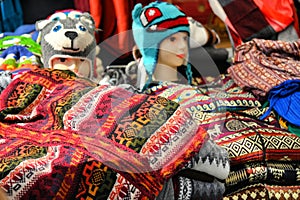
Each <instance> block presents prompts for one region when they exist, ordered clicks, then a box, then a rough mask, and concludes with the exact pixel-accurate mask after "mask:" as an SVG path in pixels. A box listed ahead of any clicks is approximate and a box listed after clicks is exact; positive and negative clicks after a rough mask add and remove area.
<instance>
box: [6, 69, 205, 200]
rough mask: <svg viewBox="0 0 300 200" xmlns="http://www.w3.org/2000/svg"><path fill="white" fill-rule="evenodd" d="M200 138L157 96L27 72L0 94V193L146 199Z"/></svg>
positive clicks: (186, 118)
mask: <svg viewBox="0 0 300 200" xmlns="http://www.w3.org/2000/svg"><path fill="white" fill-rule="evenodd" d="M206 133H207V132H206V131H205V130H204V129H202V128H201V127H200V126H199V125H198V124H197V123H196V122H195V121H194V120H193V118H192V117H191V116H190V114H189V112H187V111H186V109H185V108H183V107H181V106H180V105H179V104H177V103H176V102H174V101H171V100H168V99H166V98H164V97H160V96H150V95H146V94H139V93H132V92H129V91H127V90H126V89H124V88H121V87H115V86H109V85H97V84H95V83H93V82H91V81H90V80H87V79H84V78H80V77H77V76H76V75H75V74H74V73H73V72H71V71H61V70H53V69H32V70H31V71H28V72H27V73H24V74H22V75H21V76H20V77H18V78H16V79H14V80H13V81H12V82H11V83H10V84H9V85H8V86H7V87H6V88H5V90H4V91H3V92H2V93H1V95H0V144H3V145H2V147H3V148H2V149H1V145H0V164H1V162H3V163H4V165H0V186H1V187H2V188H3V189H4V190H5V192H6V193H7V194H8V195H9V197H14V198H19V199H32V198H35V199H53V198H56V199H97V198H100V199H126V198H128V199H132V198H134V199H154V198H155V197H156V196H157V195H158V194H159V193H160V191H161V190H162V188H163V184H164V182H165V181H167V180H168V179H170V178H171V177H172V176H173V175H174V174H177V173H178V172H179V171H180V170H181V169H182V168H183V167H184V166H185V165H186V164H187V163H188V161H190V160H191V158H192V157H193V156H194V155H195V154H196V153H197V152H199V151H200V149H201V147H202V145H203V144H204V143H205V141H206V135H207V134H206ZM29 145H31V146H29ZM4 147H5V148H4ZM8 147H9V148H8ZM34 152H36V153H37V155H35V154H34ZM9 156H10V157H9ZM12 161H14V162H12Z"/></svg>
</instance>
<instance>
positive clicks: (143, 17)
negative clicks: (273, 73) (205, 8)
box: [132, 2, 192, 89]
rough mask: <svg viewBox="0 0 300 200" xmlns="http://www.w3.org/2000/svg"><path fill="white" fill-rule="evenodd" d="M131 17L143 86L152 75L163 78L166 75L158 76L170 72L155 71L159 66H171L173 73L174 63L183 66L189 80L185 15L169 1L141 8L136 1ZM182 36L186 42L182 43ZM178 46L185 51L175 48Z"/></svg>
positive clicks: (169, 67)
mask: <svg viewBox="0 0 300 200" xmlns="http://www.w3.org/2000/svg"><path fill="white" fill-rule="evenodd" d="M132 18H133V24H132V30H133V36H134V40H135V43H136V45H137V47H138V49H139V50H140V53H141V55H142V62H143V65H144V68H145V70H146V73H147V76H148V79H147V81H146V84H145V86H144V89H145V87H147V86H148V85H149V84H150V82H151V81H152V79H153V76H154V78H157V77H158V75H161V77H159V78H157V79H158V80H167V79H168V77H163V76H162V75H170V74H166V73H167V71H165V73H162V72H159V71H160V70H161V69H160V68H161V67H167V68H164V69H172V68H173V71H175V72H176V70H174V68H176V64H179V65H178V67H179V66H180V65H181V64H185V65H187V70H186V73H187V77H188V81H189V83H191V79H192V77H191V68H190V66H189V65H188V59H187V58H188V42H187V40H188V39H187V38H188V36H189V22H188V19H187V17H186V15H185V14H184V13H183V12H182V11H180V10H179V9H178V7H176V6H175V5H173V4H170V3H167V2H152V3H150V4H148V5H147V6H145V7H144V8H143V7H142V5H141V4H137V5H136V6H135V7H134V9H133V11H132ZM177 33H178V34H177ZM184 38H185V39H186V41H185V42H182V41H183V40H184ZM174 41H176V42H174ZM182 46H184V47H182ZM181 48H183V49H185V50H178V49H181ZM180 51H182V52H180ZM165 57H166V58H165ZM179 57H181V59H179ZM177 61H178V62H177ZM182 61H183V62H182ZM176 73H177V72H176ZM155 76H156V77H155Z"/></svg>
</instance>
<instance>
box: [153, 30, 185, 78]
mask: <svg viewBox="0 0 300 200" xmlns="http://www.w3.org/2000/svg"><path fill="white" fill-rule="evenodd" d="M187 55H188V33H186V32H178V33H174V34H173V35H171V36H169V37H167V38H166V39H164V40H163V41H162V42H161V44H160V47H159V52H158V59H157V65H156V68H155V71H154V74H153V77H154V79H155V80H159V81H178V79H179V77H178V73H177V68H178V67H179V66H181V65H184V64H185V63H186V62H187Z"/></svg>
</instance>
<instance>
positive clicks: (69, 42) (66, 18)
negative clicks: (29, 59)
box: [35, 10, 96, 78]
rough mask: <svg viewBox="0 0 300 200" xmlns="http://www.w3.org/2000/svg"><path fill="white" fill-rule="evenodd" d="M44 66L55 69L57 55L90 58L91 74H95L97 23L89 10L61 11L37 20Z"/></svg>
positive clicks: (81, 58) (87, 59)
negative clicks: (95, 34) (87, 11)
mask: <svg viewBox="0 0 300 200" xmlns="http://www.w3.org/2000/svg"><path fill="white" fill-rule="evenodd" d="M35 25H36V29H37V30H38V31H39V32H40V33H39V38H40V43H41V48H42V59H43V63H44V67H46V68H52V67H53V66H52V61H53V59H55V58H65V59H68V58H72V59H78V60H84V61H86V62H85V64H86V63H88V64H86V65H88V66H86V65H84V67H89V77H88V78H93V77H94V66H95V59H96V39H95V37H94V33H95V23H94V20H93V18H92V17H91V15H90V14H89V13H82V12H80V11H77V10H64V11H57V12H55V13H54V14H52V15H51V16H49V17H48V18H47V19H45V20H40V21H37V22H36V24H35Z"/></svg>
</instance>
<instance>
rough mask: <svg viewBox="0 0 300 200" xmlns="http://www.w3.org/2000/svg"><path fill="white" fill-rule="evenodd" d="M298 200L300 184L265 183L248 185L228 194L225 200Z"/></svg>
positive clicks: (299, 197)
mask: <svg viewBox="0 0 300 200" xmlns="http://www.w3.org/2000/svg"><path fill="white" fill-rule="evenodd" d="M236 199H247V200H257V199H266V200H271V199H272V200H284V199H286V200H288V199H290V200H297V199H300V186H299V185H288V186H278V185H268V184H263V183H257V184H253V185H247V186H245V187H242V188H241V189H240V190H238V191H236V192H235V193H233V194H230V195H226V196H225V197H224V198H223V200H236Z"/></svg>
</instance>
